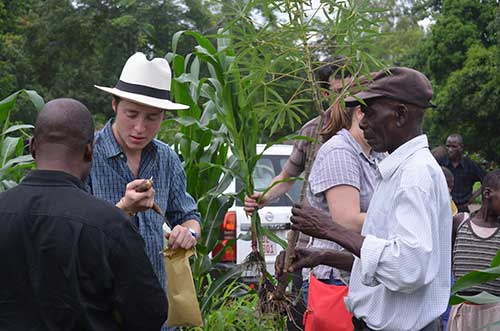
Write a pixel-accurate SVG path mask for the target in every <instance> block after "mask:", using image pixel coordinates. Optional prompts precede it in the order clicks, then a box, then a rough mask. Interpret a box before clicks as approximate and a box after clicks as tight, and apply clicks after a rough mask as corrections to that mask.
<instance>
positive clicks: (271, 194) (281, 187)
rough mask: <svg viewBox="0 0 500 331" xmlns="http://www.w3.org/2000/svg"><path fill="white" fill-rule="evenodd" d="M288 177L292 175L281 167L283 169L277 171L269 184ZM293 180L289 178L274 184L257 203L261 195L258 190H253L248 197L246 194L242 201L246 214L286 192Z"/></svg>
mask: <svg viewBox="0 0 500 331" xmlns="http://www.w3.org/2000/svg"><path fill="white" fill-rule="evenodd" d="M290 177H292V176H291V175H290V174H289V173H288V172H287V171H286V170H285V169H283V170H281V172H280V173H279V175H278V176H276V177H274V178H273V180H272V181H271V183H270V184H269V186H272V185H273V184H274V183H276V182H278V181H280V180H284V179H287V178H290ZM294 182H295V181H293V180H290V181H286V182H281V183H278V184H276V185H274V186H273V187H271V188H270V189H269V191H267V192H266V194H265V195H264V196H263V197H262V198H261V200H260V203H257V200H258V199H259V197H260V196H261V195H262V193H260V192H255V193H254V194H252V196H250V197H248V196H246V197H245V201H244V205H245V206H244V209H245V211H246V212H247V214H249V215H251V214H252V213H253V211H254V210H256V209H259V208H262V207H264V206H265V205H266V204H267V203H268V202H269V201H272V200H274V199H276V198H278V197H280V196H282V195H283V194H285V193H286V192H288V191H289V190H290V188H291V187H292V186H293V183H294Z"/></svg>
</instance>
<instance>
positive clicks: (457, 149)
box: [446, 137, 463, 160]
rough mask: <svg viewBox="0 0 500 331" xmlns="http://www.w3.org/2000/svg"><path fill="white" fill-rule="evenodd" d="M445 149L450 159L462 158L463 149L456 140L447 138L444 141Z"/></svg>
mask: <svg viewBox="0 0 500 331" xmlns="http://www.w3.org/2000/svg"><path fill="white" fill-rule="evenodd" d="M446 149H447V150H448V157H449V158H450V159H454V160H455V159H459V158H460V157H461V156H462V151H463V147H462V144H461V143H460V141H459V140H458V138H456V137H448V139H446Z"/></svg>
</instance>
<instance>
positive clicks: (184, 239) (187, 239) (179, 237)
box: [165, 225, 196, 249]
mask: <svg viewBox="0 0 500 331" xmlns="http://www.w3.org/2000/svg"><path fill="white" fill-rule="evenodd" d="M165 238H167V239H168V248H170V249H177V248H184V249H190V248H193V247H194V246H195V245H196V238H195V237H194V236H193V235H192V234H191V232H190V231H189V229H188V228H186V227H184V226H182V225H176V226H175V227H174V228H173V229H172V232H170V233H166V234H165Z"/></svg>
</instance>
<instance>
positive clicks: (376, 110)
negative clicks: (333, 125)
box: [359, 98, 396, 153]
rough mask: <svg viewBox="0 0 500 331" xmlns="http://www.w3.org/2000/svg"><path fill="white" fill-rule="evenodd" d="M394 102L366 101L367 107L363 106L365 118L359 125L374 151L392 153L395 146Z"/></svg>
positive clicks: (381, 100)
mask: <svg viewBox="0 0 500 331" xmlns="http://www.w3.org/2000/svg"><path fill="white" fill-rule="evenodd" d="M393 107H394V102H393V101H391V100H389V99H387V98H376V99H371V100H366V106H364V105H361V111H362V112H363V113H364V116H363V118H362V120H361V122H360V123H359V127H360V128H361V130H363V135H364V136H365V139H366V142H367V143H368V144H369V145H370V146H371V147H372V148H373V150H374V151H376V152H379V153H383V152H387V151H388V152H392V151H393V150H394V149H395V148H393V147H392V146H393V145H394V133H393V132H394V129H395V120H396V112H395V111H394V109H393Z"/></svg>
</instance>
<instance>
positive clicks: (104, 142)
mask: <svg viewBox="0 0 500 331" xmlns="http://www.w3.org/2000/svg"><path fill="white" fill-rule="evenodd" d="M111 125H112V120H110V121H109V122H108V123H107V124H106V126H104V128H103V129H102V130H101V131H99V132H97V134H96V136H95V146H94V160H93V164H92V169H91V171H90V174H89V176H88V178H87V184H88V187H87V189H88V191H89V192H90V193H92V194H93V195H94V196H96V197H99V198H101V199H104V200H106V201H109V202H111V203H112V204H116V203H117V202H118V201H119V200H120V199H121V198H122V197H123V195H124V194H125V187H126V186H127V184H128V183H129V182H131V181H133V180H134V179H136V178H135V177H134V175H133V174H132V172H131V171H130V168H129V167H128V165H127V157H126V156H125V154H124V153H123V151H122V149H121V148H120V146H119V145H118V143H117V141H116V139H115V137H114V135H113V132H112V130H111ZM151 177H153V182H154V189H155V201H156V203H157V204H158V205H159V206H160V207H161V209H162V210H164V211H165V216H166V217H167V219H168V220H169V223H170V224H171V225H172V227H174V226H176V225H178V224H182V223H183V222H185V221H188V220H197V221H198V222H199V221H200V215H199V213H198V212H197V210H196V203H195V201H194V200H193V198H192V197H191V196H190V195H189V194H188V193H187V192H186V174H185V172H184V169H183V168H182V164H181V161H180V160H179V157H178V156H177V154H175V152H174V151H173V150H172V149H171V148H170V147H169V146H168V145H166V144H164V143H162V142H161V141H158V140H156V139H154V140H153V141H152V142H151V143H150V144H149V145H147V146H146V147H145V148H144V150H143V151H142V155H141V163H140V166H139V176H138V178H151ZM135 221H136V223H137V224H138V226H139V233H140V234H141V236H142V238H143V239H144V242H145V245H146V253H147V255H148V257H149V260H150V261H151V264H152V265H153V269H154V271H155V273H156V275H157V276H158V279H159V281H160V284H162V286H165V279H166V275H165V268H164V262H163V255H162V254H160V251H161V250H162V249H163V229H162V226H163V219H162V217H161V216H160V215H158V214H156V213H155V212H154V211H153V210H147V211H144V212H140V213H137V216H136V219H135Z"/></svg>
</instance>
